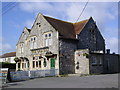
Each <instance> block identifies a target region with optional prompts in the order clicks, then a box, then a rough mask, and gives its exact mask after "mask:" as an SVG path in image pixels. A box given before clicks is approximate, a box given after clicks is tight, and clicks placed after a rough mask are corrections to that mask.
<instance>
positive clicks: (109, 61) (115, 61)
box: [104, 54, 120, 73]
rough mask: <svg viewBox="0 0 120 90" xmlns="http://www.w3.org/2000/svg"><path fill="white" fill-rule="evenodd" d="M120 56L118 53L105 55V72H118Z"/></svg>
mask: <svg viewBox="0 0 120 90" xmlns="http://www.w3.org/2000/svg"><path fill="white" fill-rule="evenodd" d="M119 65H120V58H119V55H118V54H105V55H104V73H118V72H119Z"/></svg>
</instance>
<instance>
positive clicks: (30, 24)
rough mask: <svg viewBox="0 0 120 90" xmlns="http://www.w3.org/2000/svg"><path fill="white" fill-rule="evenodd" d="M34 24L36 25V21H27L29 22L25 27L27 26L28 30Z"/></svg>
mask: <svg viewBox="0 0 120 90" xmlns="http://www.w3.org/2000/svg"><path fill="white" fill-rule="evenodd" d="M33 23H34V20H27V21H26V22H25V26H26V27H27V28H31V27H32V25H33Z"/></svg>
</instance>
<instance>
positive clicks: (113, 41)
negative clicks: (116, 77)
mask: <svg viewBox="0 0 120 90" xmlns="http://www.w3.org/2000/svg"><path fill="white" fill-rule="evenodd" d="M12 3H13V2H11V4H12ZM8 4H10V3H7V2H3V3H2V7H3V8H2V10H3V12H5V11H6V12H5V13H4V14H3V17H2V37H0V41H2V42H3V43H2V50H3V53H6V52H12V51H15V49H16V43H17V41H18V39H19V37H20V35H21V33H22V31H23V29H24V27H25V26H26V27H28V28H31V26H32V24H33V22H34V20H35V18H36V15H37V14H38V13H42V14H43V15H47V16H50V17H54V18H57V19H61V20H65V21H70V22H76V20H77V18H78V17H79V15H80V13H81V11H82V9H83V7H84V5H85V2H36V3H33V2H17V4H16V5H15V4H12V5H13V6H14V5H15V7H14V8H12V9H10V10H8V11H7V8H9V7H8ZM117 4H118V3H117V2H89V3H88V5H87V7H86V9H85V11H84V12H83V14H82V16H81V17H80V19H79V21H81V20H85V19H89V18H90V16H92V17H93V19H94V20H95V21H96V24H97V26H98V28H99V30H100V31H101V33H102V35H103V37H104V38H105V42H106V48H110V49H111V52H116V53H118V5H117ZM6 5H7V6H6ZM9 6H10V5H9Z"/></svg>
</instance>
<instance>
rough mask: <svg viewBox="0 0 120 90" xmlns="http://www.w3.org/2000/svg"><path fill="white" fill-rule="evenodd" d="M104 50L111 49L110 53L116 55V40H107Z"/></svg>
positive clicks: (113, 38)
mask: <svg viewBox="0 0 120 90" xmlns="http://www.w3.org/2000/svg"><path fill="white" fill-rule="evenodd" d="M106 44H107V46H106V48H107V49H111V52H116V53H118V38H115V37H112V38H107V40H106Z"/></svg>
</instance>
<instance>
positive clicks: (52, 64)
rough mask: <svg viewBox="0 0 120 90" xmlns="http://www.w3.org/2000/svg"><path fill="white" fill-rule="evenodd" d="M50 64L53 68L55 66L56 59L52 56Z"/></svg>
mask: <svg viewBox="0 0 120 90" xmlns="http://www.w3.org/2000/svg"><path fill="white" fill-rule="evenodd" d="M50 66H51V69H54V68H55V59H53V58H51V62H50Z"/></svg>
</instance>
